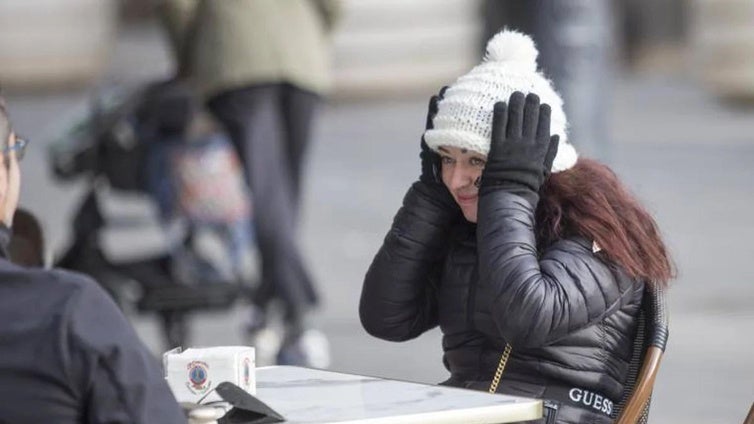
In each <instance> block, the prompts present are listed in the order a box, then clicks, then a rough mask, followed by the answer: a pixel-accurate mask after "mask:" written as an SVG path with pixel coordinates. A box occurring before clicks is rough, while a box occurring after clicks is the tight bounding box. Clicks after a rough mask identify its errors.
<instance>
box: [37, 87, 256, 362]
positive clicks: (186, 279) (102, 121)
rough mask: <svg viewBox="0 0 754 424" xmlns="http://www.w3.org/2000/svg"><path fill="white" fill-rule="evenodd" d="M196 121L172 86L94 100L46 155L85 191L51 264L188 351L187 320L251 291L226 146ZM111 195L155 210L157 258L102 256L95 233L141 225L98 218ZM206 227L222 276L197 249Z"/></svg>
mask: <svg viewBox="0 0 754 424" xmlns="http://www.w3.org/2000/svg"><path fill="white" fill-rule="evenodd" d="M199 116H201V112H200V111H199V108H198V103H197V102H195V101H194V100H193V98H192V96H191V93H190V91H188V90H187V89H186V88H185V87H183V86H182V85H181V83H179V82H175V81H168V82H159V83H155V84H152V85H149V86H147V87H145V88H142V89H139V90H135V91H133V92H131V93H130V94H125V95H124V94H122V93H121V92H119V91H113V92H107V93H100V94H99V95H98V96H97V98H96V99H95V101H94V102H93V104H92V108H91V111H90V113H89V116H88V117H87V118H85V119H83V120H82V121H81V122H79V123H78V124H77V125H76V126H75V127H74V128H73V129H72V130H71V131H70V132H69V133H68V134H67V135H66V137H65V138H64V139H61V140H59V141H58V142H56V143H55V144H54V145H53V147H52V149H51V151H50V160H51V164H52V169H53V173H54V175H55V176H56V177H57V178H59V179H61V180H64V181H70V180H72V179H75V178H83V179H85V181H86V184H87V190H86V194H85V195H84V196H83V200H82V202H81V204H80V205H79V207H78V209H77V210H76V212H75V214H74V218H73V225H72V232H73V236H72V240H71V242H70V243H69V245H68V247H67V248H66V249H65V251H64V252H63V254H62V255H61V256H60V259H59V260H58V262H57V263H56V266H58V267H61V268H67V269H71V270H75V271H79V272H83V273H86V274H89V275H91V276H92V277H93V278H94V279H95V280H96V281H97V282H98V283H99V284H101V285H102V286H103V287H104V288H105V290H107V291H108V292H109V293H110V294H111V295H112V297H113V299H114V300H115V301H116V303H118V304H119V305H121V306H122V307H124V309H127V308H125V307H128V308H133V309H135V310H136V311H138V312H139V313H146V314H156V315H157V317H158V318H159V320H160V322H161V324H162V328H163V333H164V339H165V344H166V347H167V348H173V347H176V346H185V345H187V344H188V338H189V331H188V328H187V316H188V315H189V314H191V313H193V312H197V311H208V310H226V309H228V308H230V307H231V306H233V304H234V302H235V301H236V300H237V299H239V298H242V297H244V296H245V295H246V293H247V291H248V290H250V285H249V284H248V283H249V276H248V275H244V274H243V273H242V272H241V270H240V267H239V262H240V261H241V256H242V253H243V252H242V251H243V248H244V247H246V246H249V245H250V240H251V239H250V237H251V233H250V229H249V225H248V223H249V221H250V220H249V216H250V213H251V205H250V201H249V196H248V193H247V191H246V186H245V184H244V183H243V179H242V176H241V171H240V166H239V165H238V163H237V158H236V157H235V152H234V151H233V149H232V146H231V145H230V144H229V142H227V139H225V137H224V134H222V133H221V132H219V131H217V130H216V129H215V128H213V127H212V126H211V125H209V126H207V125H204V126H202V124H198V125H197V124H196V123H197V121H201V120H198V119H197V118H198V117H199ZM111 191H118V192H126V193H138V194H146V195H147V196H148V198H149V199H152V200H153V201H154V202H155V203H156V205H157V206H158V210H159V218H160V223H161V224H162V225H161V227H162V229H163V230H164V231H165V232H166V233H167V237H166V238H167V239H168V247H167V249H166V251H165V252H160V253H158V254H156V255H152V256H149V257H141V258H138V259H136V260H131V259H129V260H125V261H116V260H113V259H111V258H110V257H109V256H108V254H107V252H106V250H105V249H103V241H102V233H103V230H105V229H106V228H107V227H108V226H116V225H129V226H134V225H139V224H140V223H139V222H136V223H134V222H130V223H129V222H127V223H126V224H122V221H123V220H122V219H121V221H120V222H121V224H118V222H119V221H118V219H117V218H118V217H115V216H107V214H106V213H104V208H103V207H102V198H103V196H106V193H108V192H111ZM121 218H122V217H121ZM204 227H211V228H212V229H213V230H217V229H218V228H222V229H223V230H224V232H223V234H222V237H221V242H223V243H222V245H223V247H224V248H227V252H228V253H229V254H228V255H226V257H229V258H231V260H230V261H229V262H230V264H231V265H230V269H228V267H226V269H225V270H224V271H223V268H222V267H221V266H217V264H215V263H213V262H212V261H210V260H208V259H207V258H205V257H204V256H203V255H202V254H201V252H200V250H199V249H198V248H197V243H196V239H197V237H196V236H197V232H200V231H201V229H202V228H204ZM176 228H177V229H176ZM133 287H135V288H136V290H135V293H134V290H131V288H133Z"/></svg>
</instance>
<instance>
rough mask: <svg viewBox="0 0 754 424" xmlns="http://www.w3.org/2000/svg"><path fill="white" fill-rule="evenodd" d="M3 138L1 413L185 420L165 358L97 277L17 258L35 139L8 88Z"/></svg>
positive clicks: (63, 419) (1, 111) (64, 419)
mask: <svg viewBox="0 0 754 424" xmlns="http://www.w3.org/2000/svg"><path fill="white" fill-rule="evenodd" d="M0 140H1V142H0V160H2V163H0V220H1V222H0V340H2V343H0V358H2V360H1V361H0V381H2V384H0V399H2V401H1V402H0V421H2V422H8V423H92V422H97V423H105V422H118V423H185V422H186V418H185V417H184V415H183V413H182V412H181V409H180V407H179V405H178V403H177V402H176V400H175V397H174V396H173V394H172V392H171V391H170V388H169V387H168V385H167V384H166V383H165V379H164V378H163V375H162V371H161V369H160V365H159V363H158V362H157V361H156V359H155V358H154V357H153V356H152V354H151V353H150V352H149V351H148V349H147V348H146V346H144V344H143V343H142V342H141V340H140V339H139V338H138V336H137V335H136V333H135V331H134V330H133V328H132V327H131V325H130V324H129V323H128V321H127V320H126V318H125V317H124V316H123V315H122V313H121V312H120V310H119V309H118V307H117V306H116V305H115V304H114V303H113V301H112V300H111V298H110V296H109V295H108V294H107V293H106V292H105V291H104V290H102V289H101V288H100V286H99V285H98V284H96V283H95V282H93V281H92V280H90V279H89V278H87V277H85V276H83V275H80V274H75V273H72V272H65V271H61V270H46V269H43V268H39V267H26V266H23V265H18V264H16V263H13V262H11V261H10V260H9V251H10V249H9V245H10V244H11V228H12V224H13V222H12V219H13V217H14V213H15V211H16V208H17V206H18V198H19V190H20V186H21V172H20V168H19V161H20V160H21V159H22V158H23V154H24V151H25V149H26V146H27V141H26V140H23V139H21V138H19V137H18V136H17V135H16V134H15V132H14V131H13V128H12V126H11V124H10V121H9V119H8V114H7V111H6V108H5V105H4V102H3V99H2V97H0ZM35 238H38V239H39V240H38V241H39V243H36V245H37V246H39V247H41V234H40V235H39V237H35ZM27 241H29V240H27ZM17 248H18V245H17V246H16V249H14V252H19V251H20V250H17ZM32 253H33V252H26V253H25V254H24V257H23V258H19V259H23V260H24V261H26V260H27V259H30V258H32V257H33V256H38V253H39V252H36V253H37V255H33V254H32ZM32 262H34V261H32Z"/></svg>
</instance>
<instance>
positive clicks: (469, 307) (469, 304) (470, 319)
mask: <svg viewBox="0 0 754 424" xmlns="http://www.w3.org/2000/svg"><path fill="white" fill-rule="evenodd" d="M477 284H479V266H478V265H475V266H474V270H473V272H472V273H471V284H469V298H468V299H466V326H467V327H468V328H469V329H472V330H473V329H474V328H475V326H474V307H475V303H476V286H477Z"/></svg>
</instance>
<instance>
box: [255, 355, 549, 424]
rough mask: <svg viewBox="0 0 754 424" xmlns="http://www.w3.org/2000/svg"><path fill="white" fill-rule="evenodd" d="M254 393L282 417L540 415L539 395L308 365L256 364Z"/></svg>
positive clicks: (477, 420)
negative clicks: (524, 395) (523, 395)
mask: <svg viewBox="0 0 754 424" xmlns="http://www.w3.org/2000/svg"><path fill="white" fill-rule="evenodd" d="M256 379H257V394H256V396H257V398H259V399H260V400H261V401H262V402H264V403H266V404H267V405H269V406H270V407H271V408H272V409H274V410H276V411H277V412H278V413H280V414H282V415H283V416H284V417H285V418H286V419H287V421H286V423H318V424H319V423H339V424H345V423H362V424H363V423H369V424H381V423H437V424H443V423H464V424H484V423H509V422H516V421H526V420H533V419H538V418H541V417H542V401H540V400H538V399H528V398H521V397H514V396H506V395H491V394H488V393H485V392H479V391H473V390H465V389H456V388H451V387H444V386H434V385H426V384H419V383H409V382H405V381H396V380H387V379H382V378H376V377H367V376H362V375H354V374H344V373H339V372H332V371H323V370H317V369H311V368H302V367H289V366H274V367H261V368H257V369H256Z"/></svg>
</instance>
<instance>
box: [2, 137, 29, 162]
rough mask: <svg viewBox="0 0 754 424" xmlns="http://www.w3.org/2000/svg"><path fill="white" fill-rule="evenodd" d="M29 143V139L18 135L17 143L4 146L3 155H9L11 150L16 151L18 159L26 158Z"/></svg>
mask: <svg viewBox="0 0 754 424" xmlns="http://www.w3.org/2000/svg"><path fill="white" fill-rule="evenodd" d="M28 145H29V141H28V140H26V139H25V138H21V137H19V136H16V143H15V144H13V145H12V146H4V147H3V148H2V150H1V151H2V153H3V155H7V154H8V153H10V152H11V151H15V152H16V159H17V160H18V161H20V160H21V159H23V158H24V154H25V153H26V146H28Z"/></svg>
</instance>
